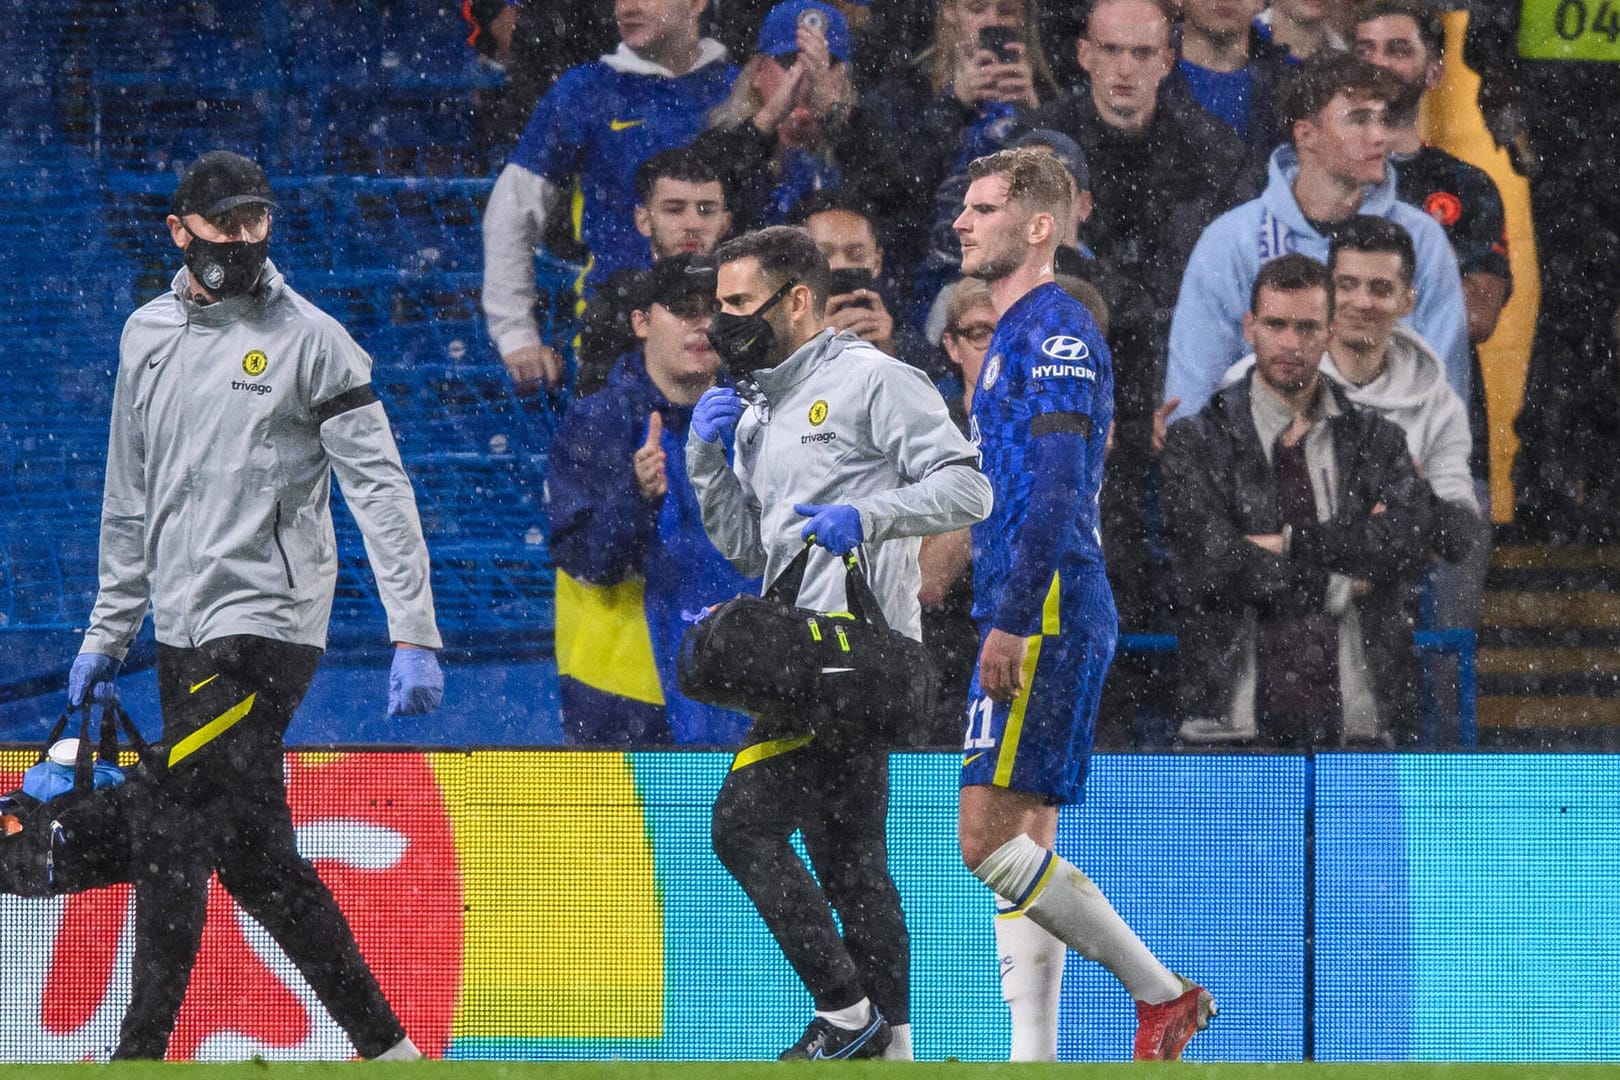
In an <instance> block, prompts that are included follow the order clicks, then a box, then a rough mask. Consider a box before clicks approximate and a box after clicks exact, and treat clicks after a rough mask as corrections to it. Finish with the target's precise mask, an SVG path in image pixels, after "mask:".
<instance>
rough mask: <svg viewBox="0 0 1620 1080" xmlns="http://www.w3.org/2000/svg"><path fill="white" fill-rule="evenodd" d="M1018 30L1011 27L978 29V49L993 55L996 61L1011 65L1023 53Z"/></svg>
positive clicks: (983, 27) (984, 27) (982, 27)
mask: <svg viewBox="0 0 1620 1080" xmlns="http://www.w3.org/2000/svg"><path fill="white" fill-rule="evenodd" d="M1022 46H1023V42H1022V41H1021V40H1020V38H1019V35H1018V30H1017V28H1015V27H1011V26H981V27H979V48H981V49H984V50H985V51H987V52H991V53H994V54H995V57H996V59H997V60H998V61H1000V62H1001V63H1003V64H1011V63H1013V62H1014V61H1016V60H1017V59H1018V56H1019V54H1020V53H1021V52H1022V51H1023V48H1022Z"/></svg>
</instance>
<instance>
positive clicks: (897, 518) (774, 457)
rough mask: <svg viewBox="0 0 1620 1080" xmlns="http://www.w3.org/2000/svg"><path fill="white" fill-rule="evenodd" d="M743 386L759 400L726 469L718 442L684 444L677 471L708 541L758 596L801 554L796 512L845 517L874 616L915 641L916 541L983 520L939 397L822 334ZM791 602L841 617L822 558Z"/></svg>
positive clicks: (841, 603) (972, 458) (918, 380)
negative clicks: (822, 508) (752, 581)
mask: <svg viewBox="0 0 1620 1080" xmlns="http://www.w3.org/2000/svg"><path fill="white" fill-rule="evenodd" d="M753 380H754V382H755V384H756V385H757V386H758V390H759V399H758V400H756V401H755V402H754V403H753V405H752V406H751V407H750V408H749V409H748V410H747V411H746V412H744V413H743V417H742V419H741V421H739V422H738V424H737V441H736V450H735V454H734V457H735V459H736V460H735V465H734V466H728V464H727V462H726V451H725V447H724V446H723V445H722V444H720V443H718V442H714V443H709V442H704V441H703V440H702V439H700V438H698V437H697V436H696V435H695V434H693V433H691V432H690V431H689V432H688V433H687V437H686V469H687V473H688V475H689V476H690V477H691V480H692V486H693V488H694V489H695V490H696V491H697V496H698V503H699V505H700V506H701V508H702V511H703V527H704V529H705V530H706V531H707V532H708V534H709V539H710V540H712V541H713V542H714V545H715V547H717V548H719V549H720V553H721V554H723V555H724V556H725V557H726V558H728V559H730V560H731V562H732V564H733V565H734V566H736V567H737V569H738V570H740V571H742V573H744V574H747V575H749V576H758V575H763V578H764V582H765V584H766V586H767V587H768V586H769V584H770V582H772V581H773V580H775V578H776V576H777V575H778V574H780V573H781V572H782V570H783V568H784V567H786V566H787V564H788V563H789V562H790V561H792V559H793V558H794V556H796V555H797V554H798V553H799V551H800V550H801V549H802V548H803V547H804V541H803V540H802V539H800V536H799V534H800V532H801V530H802V529H803V528H804V524H805V521H806V519H805V518H804V517H803V516H801V515H800V514H797V513H795V512H794V510H793V506H794V504H795V503H815V504H823V505H827V504H836V503H844V504H848V505H851V506H854V507H855V508H856V509H857V510H858V511H860V515H861V531H862V535H863V536H864V538H865V540H864V544H865V549H866V557H867V565H868V567H869V572H870V575H871V584H872V591H873V592H874V593H875V594H876V596H877V598H878V603H879V605H880V606H881V607H882V608H883V615H884V618H885V619H887V620H888V622H889V625H890V626H892V627H893V628H894V629H895V630H898V631H900V632H901V633H903V634H905V635H907V636H908V637H912V638H916V639H918V640H920V639H921V637H922V607H921V605H920V604H919V603H918V601H917V589H918V588H919V586H920V585H921V583H922V577H921V573H920V571H919V570H918V568H917V549H918V547H919V546H920V544H921V541H920V540H919V537H922V536H925V535H929V534H932V533H942V532H949V531H951V530H952V529H961V528H966V527H967V526H969V525H972V524H973V523H974V522H976V521H981V520H983V519H984V518H985V517H986V516H987V515H988V514H989V513H990V505H991V498H992V496H991V493H990V481H989V480H987V479H985V477H984V474H983V473H981V472H980V471H979V468H978V459H979V458H978V452H977V451H976V450H975V449H974V447H973V444H972V443H970V442H968V441H967V439H966V438H965V437H963V435H962V434H961V432H960V431H958V430H957V428H956V425H955V424H953V423H952V422H951V418H950V413H949V412H948V411H947V410H946V408H945V402H944V400H943V399H942V398H941V397H940V396H939V391H937V390H935V389H934V387H933V384H932V383H930V382H929V381H928V377H927V376H926V375H924V374H923V373H922V372H920V371H918V370H917V369H916V368H913V367H911V366H909V365H907V364H903V363H901V362H900V361H898V360H895V359H893V358H892V357H890V356H888V355H886V354H884V353H883V352H881V351H879V350H878V349H876V348H874V347H873V346H871V345H869V344H867V343H866V342H864V341H862V340H861V339H860V338H857V337H856V336H855V335H853V334H849V333H834V332H833V331H831V330H824V331H822V332H821V333H820V334H818V335H816V336H815V337H814V338H812V339H811V340H810V341H808V342H806V343H805V344H804V345H803V346H801V347H800V348H799V349H798V350H797V351H795V352H794V353H793V355H792V356H789V357H788V358H787V359H786V360H784V361H782V363H781V364H779V365H777V366H776V367H775V368H771V369H768V370H762V371H756V372H754V373H753ZM719 599H721V598H720V597H716V600H719ZM798 604H799V606H800V607H806V608H814V609H816V610H820V611H839V610H844V609H845V608H846V607H847V602H846V600H845V598H844V568H843V565H842V563H841V562H840V561H839V560H838V559H837V558H836V557H834V556H832V555H830V554H829V553H828V552H826V551H824V550H822V549H821V548H817V549H815V551H813V552H812V553H811V556H810V565H809V567H808V568H807V569H806V571H805V576H804V585H803V587H802V589H801V590H800V593H799V598H798Z"/></svg>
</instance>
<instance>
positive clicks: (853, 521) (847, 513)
mask: <svg viewBox="0 0 1620 1080" xmlns="http://www.w3.org/2000/svg"><path fill="white" fill-rule="evenodd" d="M793 512H794V513H795V514H803V515H804V516H805V517H807V518H809V519H810V520H809V521H807V522H805V524H804V528H803V529H801V530H800V531H799V536H800V537H801V538H803V539H804V541H805V542H806V543H809V542H812V541H813V542H815V543H817V544H820V545H821V546H822V547H824V548H826V549H827V550H828V551H830V552H832V553H833V554H834V555H848V554H849V553H850V552H851V551H853V550H854V549H855V545H856V544H859V543H860V542H861V541H862V540H864V539H865V536H864V535H863V530H862V529H861V512H860V511H859V510H857V509H855V508H854V507H853V506H849V505H847V504H842V503H840V504H839V505H836V506H815V505H813V504H811V503H795V504H794V505H793Z"/></svg>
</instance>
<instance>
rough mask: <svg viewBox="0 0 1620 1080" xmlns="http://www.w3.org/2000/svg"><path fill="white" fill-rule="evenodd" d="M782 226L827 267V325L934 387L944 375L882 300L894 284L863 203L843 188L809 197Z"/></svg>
mask: <svg viewBox="0 0 1620 1080" xmlns="http://www.w3.org/2000/svg"><path fill="white" fill-rule="evenodd" d="M788 224H790V225H803V226H804V227H805V229H806V230H807V231H808V232H809V233H810V238H811V239H812V240H814V241H815V242H816V247H818V248H819V249H821V253H822V254H823V255H825V256H826V257H827V264H828V265H829V266H830V267H831V268H832V284H831V285H830V286H829V288H828V294H827V325H829V326H831V327H832V328H833V329H834V330H847V331H849V332H850V333H852V334H854V335H855V336H856V337H858V338H860V339H861V340H863V341H866V342H868V343H870V344H872V345H875V346H877V347H878V348H879V349H882V350H883V351H884V352H886V353H888V354H889V355H890V356H893V357H896V358H897V359H900V360H903V361H905V362H906V363H908V364H910V365H911V366H912V367H914V368H918V369H919V370H921V371H924V372H926V373H927V374H928V377H929V378H931V379H933V380H935V381H936V382H937V381H938V380H939V379H940V378H942V377H943V376H945V375H948V374H950V371H949V369H948V368H947V367H946V366H945V364H944V362H943V359H942V358H941V357H940V356H939V354H938V352H937V350H935V349H933V348H932V347H931V346H930V345H929V344H928V341H927V339H925V338H924V337H923V336H922V335H921V334H919V333H917V332H916V331H915V330H913V329H912V328H911V327H909V326H907V325H905V321H904V320H903V319H900V318H897V317H896V316H895V314H894V310H895V306H894V305H892V304H891V303H890V301H889V300H888V299H887V297H890V296H893V295H895V294H896V293H895V291H894V290H895V289H896V284H897V282H896V279H895V278H894V277H893V275H892V274H885V273H884V267H885V264H886V262H887V260H886V259H885V257H884V246H883V242H882V239H881V237H880V233H879V230H880V228H881V223H880V222H879V220H878V217H877V214H876V212H875V211H874V210H873V209H872V207H871V205H870V204H869V203H868V202H867V201H866V200H865V199H863V198H861V196H859V195H858V194H856V193H854V192H852V191H849V190H847V189H846V190H842V191H817V192H813V193H812V194H810V195H809V196H807V197H806V198H803V199H801V200H799V203H798V205H796V206H795V207H794V208H793V209H792V210H791V211H790V212H789V213H788ZM899 284H900V285H901V286H902V287H903V284H904V283H899Z"/></svg>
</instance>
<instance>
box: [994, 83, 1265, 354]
mask: <svg viewBox="0 0 1620 1080" xmlns="http://www.w3.org/2000/svg"><path fill="white" fill-rule="evenodd" d="M1170 81H1171V80H1168V79H1167V80H1166V85H1167V87H1168V85H1169V83H1170ZM1026 126H1027V127H1030V128H1051V129H1052V130H1054V131H1060V132H1062V133H1063V134H1065V135H1067V136H1069V137H1070V138H1072V139H1073V140H1074V141H1075V142H1077V143H1079V144H1080V146H1081V148H1082V149H1084V150H1085V152H1086V165H1087V167H1088V168H1089V170H1090V172H1091V195H1092V198H1093V199H1094V200H1095V202H1096V209H1095V210H1094V211H1093V212H1092V215H1091V220H1090V221H1088V222H1087V223H1086V224H1085V225H1084V226H1083V227H1082V233H1083V238H1084V239H1085V240H1086V242H1087V244H1088V246H1090V247H1091V249H1092V250H1093V251H1095V252H1096V253H1097V254H1098V255H1099V256H1101V257H1102V258H1104V259H1106V260H1107V261H1108V262H1110V263H1112V264H1113V265H1114V266H1116V267H1117V268H1118V269H1119V271H1120V272H1121V273H1122V274H1124V275H1125V276H1127V277H1128V278H1130V279H1131V280H1133V281H1136V282H1138V283H1140V284H1141V285H1142V286H1144V287H1145V288H1147V289H1148V291H1149V292H1150V293H1152V294H1153V296H1154V298H1155V300H1156V301H1157V302H1158V305H1159V307H1160V308H1162V309H1163V317H1162V321H1163V326H1162V327H1161V328H1160V330H1161V336H1162V335H1163V334H1168V332H1169V331H1168V327H1169V320H1170V309H1172V308H1174V307H1175V302H1176V295H1177V294H1178V293H1179V292H1180V289H1181V275H1182V271H1183V270H1185V269H1186V266H1187V258H1188V256H1190V255H1191V254H1192V249H1193V245H1194V244H1196V243H1197V242H1198V236H1199V234H1200V233H1202V232H1203V231H1204V227H1205V226H1207V225H1208V224H1209V223H1210V222H1212V221H1214V220H1215V219H1216V218H1217V217H1219V216H1220V215H1221V214H1223V213H1225V212H1226V211H1227V210H1229V209H1231V208H1232V207H1234V206H1236V205H1238V204H1239V203H1242V202H1246V201H1248V200H1249V199H1252V198H1254V196H1256V195H1258V194H1259V193H1260V189H1261V187H1262V186H1263V185H1264V183H1265V171H1264V169H1263V168H1262V167H1261V166H1259V165H1258V164H1256V163H1255V162H1254V161H1253V160H1252V159H1251V158H1250V157H1248V156H1247V155H1246V154H1245V152H1244V147H1243V143H1242V141H1241V140H1240V139H1239V138H1238V137H1237V135H1236V134H1235V133H1233V131H1232V129H1231V128H1228V127H1227V126H1226V125H1224V124H1222V123H1221V122H1220V121H1219V120H1216V119H1215V118H1214V117H1213V116H1210V115H1209V114H1208V113H1206V112H1205V111H1204V110H1203V109H1201V108H1199V107H1198V106H1197V105H1196V104H1194V103H1193V102H1192V101H1191V100H1190V98H1189V97H1188V96H1187V94H1186V93H1185V92H1184V91H1172V90H1170V89H1167V88H1165V87H1161V89H1160V92H1159V103H1158V106H1157V109H1156V111H1155V112H1154V116H1153V122H1152V123H1151V124H1150V125H1148V128H1147V130H1146V131H1145V132H1143V133H1142V134H1141V135H1140V136H1135V135H1129V134H1127V133H1125V132H1123V131H1120V130H1118V129H1117V128H1113V127H1110V126H1109V125H1108V124H1105V123H1104V122H1103V120H1102V118H1101V117H1100V116H1098V115H1097V106H1096V104H1095V103H1094V102H1093V101H1092V98H1091V88H1090V87H1089V86H1084V85H1083V86H1081V87H1079V88H1078V89H1076V90H1075V91H1074V92H1072V93H1069V94H1065V95H1064V96H1063V97H1061V98H1059V99H1058V100H1056V101H1054V102H1052V103H1051V104H1049V105H1046V106H1044V107H1042V108H1041V109H1039V110H1037V111H1036V112H1035V113H1033V114H1032V115H1031V116H1030V118H1029V121H1028V123H1027V125H1026Z"/></svg>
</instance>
